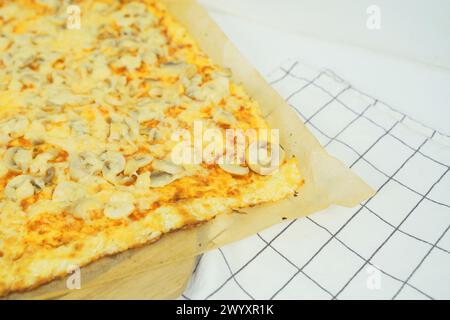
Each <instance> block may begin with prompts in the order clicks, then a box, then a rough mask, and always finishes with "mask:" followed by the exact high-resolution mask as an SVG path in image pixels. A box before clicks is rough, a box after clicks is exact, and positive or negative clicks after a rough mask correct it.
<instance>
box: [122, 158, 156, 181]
mask: <svg viewBox="0 0 450 320" xmlns="http://www.w3.org/2000/svg"><path fill="white" fill-rule="evenodd" d="M152 161H153V157H152V156H151V155H149V154H138V155H136V156H134V157H133V158H131V159H129V160H128V161H127V164H126V166H125V170H124V172H123V173H124V174H125V175H127V176H129V175H135V174H136V171H137V170H138V169H140V168H142V167H145V166H146V165H148V164H150V163H151V162H152Z"/></svg>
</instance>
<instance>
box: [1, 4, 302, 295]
mask: <svg viewBox="0 0 450 320" xmlns="http://www.w3.org/2000/svg"><path fill="white" fill-rule="evenodd" d="M196 125H200V126H201V127H202V128H203V130H207V129H211V130H214V132H220V133H223V136H224V137H225V144H226V143H227V141H226V140H227V139H228V140H231V144H235V143H236V139H235V138H227V135H226V133H225V132H226V131H227V130H229V129H240V130H248V129H269V128H268V125H267V123H266V122H265V120H264V119H263V117H262V114H261V111H260V109H259V107H258V104H257V102H256V101H254V100H253V99H251V97H249V96H248V95H247V94H246V92H245V90H244V89H243V88H242V87H241V86H240V85H238V84H236V83H234V82H233V81H231V80H230V72H229V71H228V70H226V69H223V68H221V67H220V66H217V65H214V64H213V63H212V62H211V61H210V59H209V58H208V57H207V55H206V54H205V53H203V52H202V51H201V50H200V49H199V47H198V46H197V44H196V43H195V41H194V40H193V39H192V38H191V37H190V36H189V35H188V34H187V32H186V30H185V29H184V28H183V27H182V26H181V25H180V24H178V23H177V22H176V21H175V20H174V19H173V18H172V17H171V16H170V15H169V14H168V12H167V11H166V10H165V9H164V7H163V6H162V5H161V4H159V3H158V2H155V1H150V0H149V1H141V2H139V1H137V2H136V1H135V2H130V1H119V0H117V1H114V0H110V1H107V0H105V1H71V2H69V1H59V0H34V1H33V0H20V1H1V0H0V296H1V295H5V294H7V293H8V292H12V291H20V290H26V289H30V288H33V287H36V286H38V285H39V284H42V283H45V282H48V281H50V280H52V279H54V278H56V277H59V276H63V275H66V274H67V272H68V269H69V268H71V266H73V265H77V266H84V265H86V264H88V263H90V262H92V261H94V260H96V259H99V258H100V257H102V256H105V255H110V254H115V253H118V252H121V251H124V250H126V249H129V248H132V247H135V246H138V245H142V244H145V243H147V242H151V241H153V240H156V239H158V238H159V237H160V236H161V235H163V234H165V233H167V232H170V231H173V230H177V229H180V228H183V227H186V226H189V225H194V224H197V223H200V222H204V221H208V220H209V219H211V218H213V217H214V216H216V215H217V214H221V213H228V212H231V211H232V210H233V209H237V208H242V207H248V206H253V205H256V204H259V203H263V202H268V201H276V200H280V199H283V198H285V197H287V196H288V195H291V194H293V193H294V192H295V191H296V190H298V188H299V187H300V186H301V184H302V178H301V176H300V173H299V168H298V164H297V161H296V160H295V159H285V158H282V162H281V163H280V164H279V165H278V166H277V168H276V170H270V172H269V173H270V174H265V173H264V172H261V170H260V169H261V166H264V165H267V161H265V162H264V161H263V162H262V163H261V164H258V163H257V164H256V165H255V164H253V165H251V164H250V163H246V161H248V159H247V158H245V159H241V160H242V161H243V162H242V163H239V164H220V163H219V162H217V163H215V162H214V161H209V162H208V161H192V162H191V163H189V162H183V163H178V162H177V161H175V160H174V158H173V150H174V149H176V148H177V146H179V144H180V139H175V138H174V133H176V132H185V133H186V132H187V133H193V134H194V131H195V126H196ZM180 130H181V131H180ZM206 140H207V139H206ZM255 141H256V143H257V144H258V143H260V141H259V140H258V139H256V140H255ZM255 141H254V142H255ZM267 141H269V139H267ZM267 141H266V142H265V144H266V145H267V144H268V142H267ZM184 142H185V143H184V145H183V146H184V147H189V146H190V145H191V146H192V145H194V144H195V142H194V140H192V141H190V142H188V143H186V141H184ZM209 142H210V141H209ZM229 142H230V141H229ZM207 143H208V141H202V142H201V143H200V147H202V146H204V145H206V144H207ZM251 143H252V141H251V139H249V141H246V142H245V143H244V145H243V148H244V149H245V148H248V147H249V145H250V144H251ZM263 144H264V143H263ZM194 149H195V148H193V150H194ZM214 150H216V149H214ZM219 150H222V149H219ZM203 156H204V154H201V158H202V157H203ZM220 156H221V154H220V153H219V154H216V153H214V155H213V158H214V159H215V160H217V158H219V157H220ZM202 159H203V158H202ZM214 159H213V160H214ZM266 160H267V159H266Z"/></svg>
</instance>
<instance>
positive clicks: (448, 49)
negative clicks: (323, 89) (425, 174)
mask: <svg viewBox="0 0 450 320" xmlns="http://www.w3.org/2000/svg"><path fill="white" fill-rule="evenodd" d="M200 3H201V4H202V5H204V6H205V8H206V9H207V10H208V12H209V13H210V14H211V16H212V17H213V19H215V20H216V22H217V23H218V24H219V25H220V27H221V28H222V29H223V30H224V32H225V33H226V34H227V35H228V36H229V37H230V39H231V40H232V41H233V42H234V43H235V44H236V46H237V47H238V48H239V49H240V50H241V51H242V52H243V54H244V55H245V56H247V58H248V59H249V60H250V61H251V62H252V63H253V64H254V66H255V67H256V68H257V69H258V70H259V71H260V72H261V73H263V74H267V73H268V72H270V71H272V69H273V68H274V67H275V66H277V65H278V64H279V63H281V62H282V61H284V60H286V59H288V58H297V59H301V60H302V61H304V62H306V63H309V64H311V65H313V66H316V67H320V68H329V69H331V70H333V71H335V72H336V73H337V74H339V75H340V76H341V77H343V78H344V79H345V80H347V81H349V82H350V83H351V84H352V85H353V86H355V87H356V88H358V89H360V90H363V91H365V92H367V93H369V94H371V95H372V96H375V97H377V98H378V99H381V100H383V101H385V102H387V103H389V104H391V105H392V106H394V107H395V108H397V109H399V110H401V111H402V112H404V113H406V114H408V115H410V116H411V117H413V118H416V119H418V120H420V121H422V122H424V123H426V124H427V125H429V126H431V127H433V128H435V129H438V130H440V131H442V132H445V133H447V134H449V133H450V126H449V121H450V16H449V15H450V1H448V0H428V1H424V0H414V1H412V0H409V1H408V0H357V1H356V0H340V1H334V0H314V1H312V0H200ZM370 5H378V7H379V8H380V12H381V29H379V30H369V29H368V28H367V26H366V22H367V19H368V17H369V15H368V14H367V12H366V10H367V8H368V7H369V6H370Z"/></svg>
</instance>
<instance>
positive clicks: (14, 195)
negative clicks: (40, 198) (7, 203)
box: [4, 175, 41, 201]
mask: <svg viewBox="0 0 450 320" xmlns="http://www.w3.org/2000/svg"><path fill="white" fill-rule="evenodd" d="M40 188H41V185H40V184H38V183H37V182H36V180H35V178H34V177H32V176H29V175H19V176H16V177H14V178H13V179H11V180H10V181H9V182H8V184H7V185H6V188H5V190H4V193H5V196H6V197H7V198H8V199H11V200H13V201H21V200H23V199H26V198H28V197H31V196H33V195H34V194H35V192H36V191H37V190H39V189H40Z"/></svg>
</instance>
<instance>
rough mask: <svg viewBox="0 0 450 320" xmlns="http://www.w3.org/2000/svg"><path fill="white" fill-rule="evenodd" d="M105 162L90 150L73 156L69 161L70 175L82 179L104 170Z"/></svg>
mask: <svg viewBox="0 0 450 320" xmlns="http://www.w3.org/2000/svg"><path fill="white" fill-rule="evenodd" d="M102 166H103V163H102V161H100V159H99V157H98V156H97V155H96V154H95V153H93V152H90V151H86V152H82V153H80V154H78V155H75V156H72V157H71V159H70V162H69V172H70V176H71V177H72V178H73V179H75V180H82V179H84V178H87V177H90V176H91V175H93V174H95V173H97V172H99V171H101V170H102Z"/></svg>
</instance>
